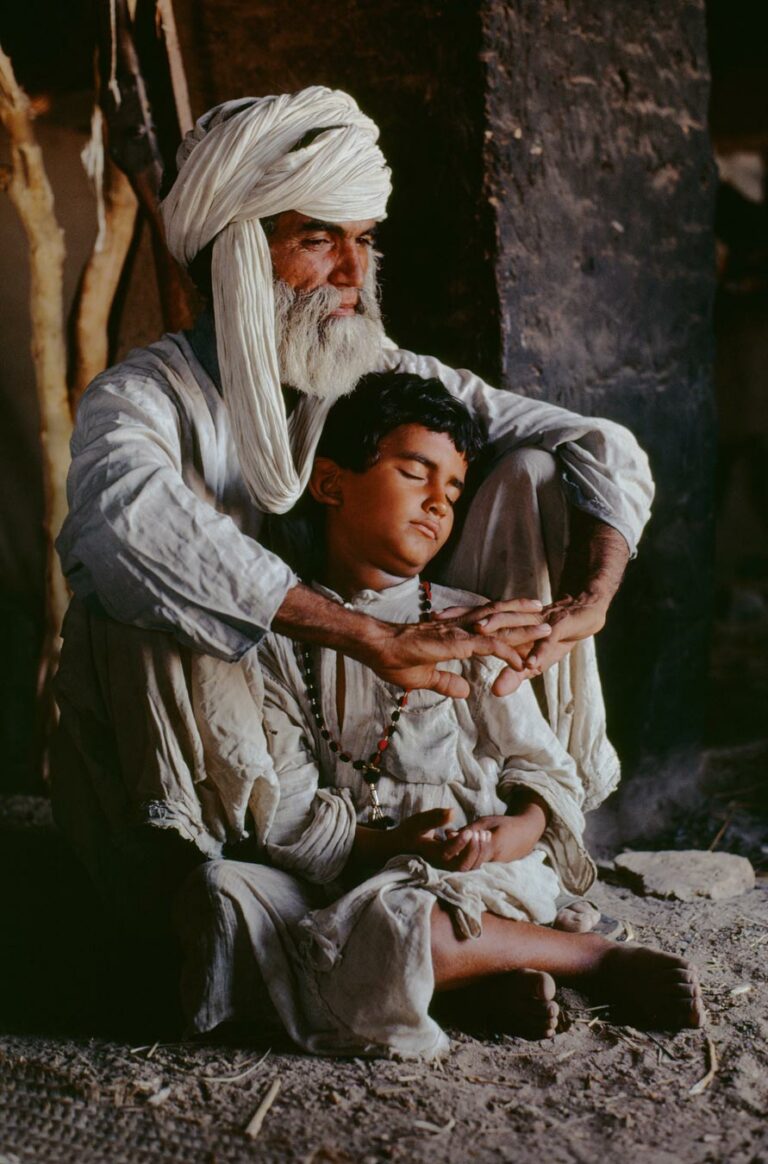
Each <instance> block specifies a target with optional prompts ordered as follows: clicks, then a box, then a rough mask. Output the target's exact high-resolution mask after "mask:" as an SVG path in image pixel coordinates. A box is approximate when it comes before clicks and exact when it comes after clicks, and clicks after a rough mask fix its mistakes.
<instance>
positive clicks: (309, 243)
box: [304, 238, 331, 250]
mask: <svg viewBox="0 0 768 1164" xmlns="http://www.w3.org/2000/svg"><path fill="white" fill-rule="evenodd" d="M330 241H331V240H330V239H328V238H305V239H304V246H305V247H309V248H310V249H311V250H317V248H318V247H321V246H323V244H324V243H328V242H330Z"/></svg>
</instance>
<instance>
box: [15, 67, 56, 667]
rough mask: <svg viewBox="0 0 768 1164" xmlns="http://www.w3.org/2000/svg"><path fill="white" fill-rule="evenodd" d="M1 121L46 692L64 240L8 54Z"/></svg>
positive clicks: (52, 607)
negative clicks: (40, 578) (22, 336)
mask: <svg viewBox="0 0 768 1164" xmlns="http://www.w3.org/2000/svg"><path fill="white" fill-rule="evenodd" d="M0 120H1V121H2V123H3V125H4V127H5V129H6V132H7V133H8V137H9V140H10V146H11V166H10V171H9V173H8V181H7V186H6V188H7V190H8V194H9V196H10V198H11V201H12V202H13V205H14V206H15V207H16V210H17V212H18V215H19V218H20V219H21V222H22V226H23V228H24V231H25V233H26V235H27V239H28V240H29V262H30V312H31V319H32V358H33V362H34V368H35V381H36V386H37V395H38V402H39V406H40V438H41V441H42V446H43V472H44V476H45V536H46V542H47V571H46V572H47V587H46V593H47V603H46V606H47V609H46V634H45V643H44V648H43V656H42V660H41V671H40V686H41V689H42V690H45V689H46V687H47V680H48V678H49V676H50V673H51V671H52V669H53V665H54V664H55V660H56V656H57V653H58V651H57V647H58V635H59V631H60V628H61V622H62V619H63V617H64V611H65V610H66V606H67V602H68V594H67V586H66V583H65V581H64V576H63V574H62V572H61V567H60V566H59V562H58V559H57V558H56V555H55V553H54V550H53V543H54V540H55V538H56V535H57V534H58V532H59V529H60V528H61V525H62V522H63V521H64V517H65V515H66V511H67V501H66V476H67V469H68V466H69V438H70V436H71V433H72V419H71V415H70V411H69V401H68V398H67V383H66V367H67V356H66V346H65V338H64V319H63V298H62V292H63V281H62V280H63V268H64V234H63V231H62V230H61V227H60V226H59V224H58V222H57V221H56V214H55V210H54V204H53V193H52V191H51V187H50V184H49V182H48V177H47V174H46V172H45V166H44V164H43V157H42V152H41V150H40V147H39V145H38V144H37V141H36V140H35V136H34V132H33V129H32V121H31V117H30V112H29V101H28V99H27V96H26V94H25V93H24V92H23V90H22V89H21V88H20V87H19V85H18V83H17V81H16V77H15V75H14V71H13V66H12V64H11V61H10V59H9V58H8V57H7V56H6V55H5V53H4V52H3V51H2V49H0Z"/></svg>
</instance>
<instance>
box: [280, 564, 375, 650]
mask: <svg viewBox="0 0 768 1164" xmlns="http://www.w3.org/2000/svg"><path fill="white" fill-rule="evenodd" d="M272 629H273V630H274V631H276V632H277V633H278V634H281V635H286V636H287V637H288V638H291V639H298V640H299V642H304V643H314V644H316V645H317V646H321V647H330V648H331V649H333V650H336V651H341V653H342V654H344V655H349V656H350V657H351V658H353V659H358V660H359V661H360V662H362V663H369V661H370V659H372V658H373V657H374V656H375V653H376V646H378V645H379V644H381V643H383V642H384V640H385V639H386V637H387V629H388V624H386V623H383V622H379V620H378V619H375V618H371V616H370V615H369V614H363V612H362V611H359V610H349V609H348V608H347V607H346V606H342V605H341V604H340V603H338V602H333V601H332V600H331V599H330V598H326V597H325V595H323V594H318V593H317V591H315V590H312V589H310V587H308V586H304V585H303V584H302V583H300V584H299V585H297V586H294V587H293V588H292V589H291V590H289V591H288V593H287V594H286V596H285V598H284V599H283V602H282V603H281V605H280V607H279V609H278V611H277V614H276V615H275V618H274V620H273V622H272Z"/></svg>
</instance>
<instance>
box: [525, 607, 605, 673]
mask: <svg viewBox="0 0 768 1164" xmlns="http://www.w3.org/2000/svg"><path fill="white" fill-rule="evenodd" d="M609 603H610V600H609V599H608V598H606V597H605V596H604V595H592V594H579V595H577V596H576V597H571V596H570V595H567V596H566V597H564V598H559V599H558V600H557V602H552V603H550V605H549V606H546V607H545V608H544V617H545V618H546V620H547V622H548V623H549V625H550V626H551V627H552V634H551V635H550V636H549V638H548V639H547V641H546V642H545V643H535V644H534V645H533V648H532V650H531V653H530V654H529V656H528V659H527V665H528V667H530V668H531V669H532V670H533V671H534V672H537V673H539V674H540V673H541V672H542V671H546V670H547V668H548V667H551V666H552V664H553V663H559V662H560V660H561V659H562V658H563V657H564V656H565V655H567V654H568V652H569V651H570V650H572V649H573V646H574V644H575V643H577V642H579V640H580V639H588V638H590V637H591V636H592V635H596V634H597V633H598V632H599V631H601V630H602V629H603V627H604V626H605V618H606V615H607V613H608V606H609Z"/></svg>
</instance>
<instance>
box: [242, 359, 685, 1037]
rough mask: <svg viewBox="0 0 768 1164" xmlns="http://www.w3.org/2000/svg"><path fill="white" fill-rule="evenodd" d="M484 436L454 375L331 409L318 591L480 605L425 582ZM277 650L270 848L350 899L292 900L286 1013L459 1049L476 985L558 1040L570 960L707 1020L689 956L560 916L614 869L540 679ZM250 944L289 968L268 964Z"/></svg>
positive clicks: (604, 996)
mask: <svg viewBox="0 0 768 1164" xmlns="http://www.w3.org/2000/svg"><path fill="white" fill-rule="evenodd" d="M481 447H482V436H481V433H480V432H479V430H478V428H477V425H476V422H475V421H474V420H472V418H471V417H470V416H469V414H468V413H467V412H466V410H465V409H464V407H463V405H461V404H460V403H459V402H458V401H456V400H455V399H454V398H453V397H451V396H450V395H449V394H448V392H447V391H446V390H445V388H443V386H442V385H441V384H440V383H439V382H438V381H436V380H422V379H419V378H417V377H414V376H410V375H404V374H395V373H381V374H375V375H371V376H367V377H365V378H364V380H363V381H361V382H360V384H359V386H358V387H357V389H356V390H355V392H354V393H353V394H352V395H351V396H349V397H346V398H344V399H342V400H341V401H339V402H337V404H336V405H335V406H334V408H333V409H332V410H331V412H330V414H329V417H328V420H327V423H326V428H325V431H324V434H323V437H322V438H321V442H320V446H319V449H318V453H317V456H316V460H315V464H314V469H313V472H312V477H311V481H310V485H309V490H310V493H311V496H312V498H313V502H314V507H315V510H316V514H315V517H316V518H319V530H320V535H321V536H320V538H319V540H318V544H317V549H318V553H317V554H316V556H315V583H314V584H315V585H316V586H317V588H318V589H319V590H320V591H321V592H322V593H323V594H326V595H328V596H330V597H332V598H334V599H335V600H336V601H338V602H343V603H345V604H348V605H349V606H351V607H352V608H354V609H358V610H362V611H365V612H366V613H369V614H371V615H373V616H374V617H376V618H378V619H380V620H382V621H386V622H393V623H408V622H415V621H418V620H419V619H424V618H429V617H431V616H432V614H433V613H434V612H435V611H438V610H440V609H444V608H446V607H449V606H455V605H466V604H467V603H468V602H469V604H470V605H472V604H477V602H478V601H481V600H477V599H475V598H474V597H472V596H468V595H466V594H463V593H460V592H457V591H452V590H447V589H445V588H443V587H439V586H434V587H432V588H430V587H429V585H428V584H426V583H425V582H423V581H421V580H420V575H421V574H422V571H423V570H424V568H425V567H426V566H427V565H428V564H429V562H430V561H431V560H432V559H433V558H434V556H435V555H436V554H437V553H438V551H439V550H440V549H441V548H442V546H443V545H444V544H445V543H446V541H447V539H448V537H449V536H450V533H451V529H452V527H453V521H454V510H455V506H456V504H457V503H458V501H459V499H460V497H461V493H462V490H463V488H464V483H465V476H466V471H467V467H468V465H469V463H470V462H471V461H472V460H473V459H474V457H475V456H476V455H477V454H478V453H479V452H480V450H481ZM536 606H537V604H536V603H534V602H532V601H529V602H521V604H520V608H521V624H523V625H527V624H528V623H531V622H536V621H537V620H541V621H540V625H539V626H538V627H537V628H536V629H535V630H533V631H532V642H533V640H534V639H535V638H537V637H542V636H544V635H546V633H547V631H546V623H545V622H544V619H543V616H542V615H540V614H537V615H535V616H532V611H533V610H534V609H535V607H536ZM531 645H532V644H531ZM523 654H525V650H523ZM260 661H261V663H262V667H263V669H264V673H265V683H266V695H265V723H266V726H267V737H268V741H269V748H270V753H271V756H272V760H273V764H274V768H275V771H276V774H277V780H278V784H279V799H278V800H277V801H276V803H274V802H273V803H272V806H271V808H270V809H269V810H268V811H266V812H263V813H262V818H261V820H260V822H259V824H260V831H261V834H262V838H263V841H264V845H265V848H266V852H267V854H268V856H269V859H270V860H271V862H272V863H273V865H275V866H277V867H278V868H280V869H283V870H285V871H287V872H289V873H291V874H294V875H298V877H299V878H300V879H302V880H303V881H305V882H310V883H313V884H315V885H317V886H324V887H325V894H326V898H325V899H326V901H328V902H330V903H329V904H326V905H325V906H324V907H323V908H315V909H311V908H310V909H309V910H308V911H307V912H306V913H304V914H303V916H298V914H297V913H296V912H294V914H293V917H292V919H291V920H290V921H288V922H286V921H285V915H284V914H283V915H282V917H283V923H284V928H285V929H286V931H287V932H289V934H290V938H289V941H290V943H293V948H295V950H296V951H297V954H296V956H295V957H293V958H292V959H291V969H292V973H293V975H295V979H296V982H297V983H298V985H297V986H296V993H297V995H300V996H301V997H302V998H303V999H304V1002H303V1003H301V1004H300V1005H301V1007H303V1016H304V1017H303V1018H302V1021H301V1022H300V1023H297V1021H287V1020H286V1019H285V1015H284V1014H283V1018H284V1021H286V1025H287V1026H288V1027H289V1029H290V1030H291V1031H292V1033H293V1034H294V1037H297V1036H296V1033H295V1032H296V1030H297V1028H301V1030H302V1031H303V1032H304V1034H302V1035H301V1037H300V1041H301V1042H302V1043H303V1045H305V1046H307V1047H308V1048H309V1049H313V1050H322V1051H325V1052H331V1053H333V1052H334V1051H335V1052H337V1053H350V1052H351V1053H373V1054H376V1053H379V1054H382V1053H383V1054H386V1053H392V1052H397V1053H402V1054H413V1053H418V1054H422V1055H426V1056H429V1055H433V1054H436V1053H438V1052H440V1051H441V1050H443V1049H444V1048H445V1046H446V1039H445V1035H444V1034H443V1032H442V1031H441V1030H440V1028H439V1026H438V1025H437V1023H436V1022H435V1021H434V1018H432V1017H431V1016H430V1014H429V1006H430V1003H431V1001H432V996H433V994H434V993H435V992H436V991H461V992H462V994H461V995H455V996H454V997H456V998H459V997H461V998H462V1004H463V1006H464V1007H465V1008H466V1009H469V1008H470V1005H472V1006H473V1007H474V1009H475V1010H477V1006H478V1005H480V1006H481V1007H484V1009H485V1018H486V1020H487V1025H490V1026H492V1027H493V1028H495V1029H496V1030H498V1031H507V1032H512V1033H518V1034H523V1035H527V1036H528V1037H533V1038H541V1037H547V1036H551V1035H552V1034H554V1032H555V1029H556V1023H557V1005H556V1003H555V1002H554V993H555V981H554V979H553V977H552V975H555V976H556V977H557V978H558V979H559V980H561V981H566V982H570V983H575V984H577V985H580V986H582V987H583V988H584V989H586V990H588V991H589V992H590V993H591V994H592V995H593V996H594V997H596V998H598V999H599V1000H600V1001H601V1002H602V1001H605V1002H609V1003H614V1004H616V1005H617V1006H618V1007H620V1008H621V1009H622V1010H623V1011H624V1013H625V1014H626V1015H627V1016H628V1019H629V1021H632V1022H634V1023H635V1024H638V1023H642V1022H646V1023H657V1025H659V1026H670V1027H682V1026H697V1025H700V1023H701V1022H702V1007H701V1000H700V993H699V988H698V985H697V982H696V977H695V972H694V971H693V969H692V968H690V967H689V966H688V965H687V964H686V963H685V962H684V961H683V960H682V959H680V958H676V957H673V956H670V955H667V954H663V953H661V952H659V951H654V950H650V949H645V948H643V947H636V946H632V947H630V946H618V945H614V944H613V943H610V942H608V941H606V940H605V939H604V938H602V937H599V936H598V935H595V934H576V933H563V932H559V931H557V930H553V929H550V928H547V923H551V922H552V921H553V920H554V918H555V913H556V910H555V901H556V898H557V897H558V895H559V894H560V893H561V886H562V887H564V888H565V889H567V890H569V891H571V892H573V893H577V894H578V893H583V892H584V891H585V890H586V889H587V888H588V886H589V885H590V884H591V882H592V881H593V879H594V866H593V864H592V862H591V860H590V858H589V856H588V854H587V852H586V850H585V848H584V844H583V839H582V833H583V824H584V821H583V816H582V812H581V804H582V801H583V789H582V785H581V782H580V779H579V776H578V773H577V771H576V768H575V765H574V762H573V760H572V759H571V758H570V757H569V755H568V754H567V752H566V751H565V750H564V748H563V747H562V746H561V744H560V743H559V742H558V740H557V738H556V737H555V735H554V733H553V732H552V731H551V729H550V727H549V725H548V724H547V722H546V721H545V719H544V717H543V716H542V715H541V713H540V711H539V707H538V704H537V701H536V698H535V695H534V693H533V691H532V690H531V685H530V684H529V683H523V684H522V686H521V687H520V688H519V690H518V691H517V692H516V693H515V694H514V695H511V696H507V697H504V698H499V697H497V696H495V695H493V694H492V691H491V688H492V686H493V683H494V680H495V678H496V676H497V675H498V673H499V670H500V669H501V666H502V664H501V663H499V662H498V661H497V660H495V659H492V658H489V659H478V658H470V659H467V660H465V661H456V662H455V663H453V664H452V665H451V666H450V668H446V670H450V671H451V672H452V675H451V681H452V682H453V683H454V684H456V683H458V685H459V687H460V688H463V689H465V690H466V691H467V696H466V698H464V699H462V698H458V699H455V698H449V697H447V696H445V695H440V694H437V693H435V692H434V691H411V692H409V693H404V692H403V691H402V689H399V688H397V687H395V686H393V685H391V684H388V683H385V682H384V681H383V680H381V679H380V678H378V677H377V676H376V675H375V674H374V673H373V672H372V671H370V670H368V669H367V668H365V667H364V666H362V665H361V664H359V663H357V662H356V661H354V660H350V659H348V658H344V657H343V656H340V655H336V654H335V653H334V652H332V651H330V650H326V649H315V648H308V647H305V646H302V645H301V644H297V643H295V642H293V641H292V640H289V639H287V638H282V637H281V636H277V635H274V636H270V639H269V640H268V642H267V644H266V646H265V647H263V648H262V649H261V650H260ZM455 690H456V686H454V691H455ZM382 826H389V827H382ZM275 875H276V874H275ZM238 892H239V891H238ZM235 896H236V894H235ZM260 900H261V899H260ZM245 912H247V911H245ZM278 912H279V910H278ZM299 912H300V911H299ZM284 944H285V943H284ZM252 945H253V953H254V956H255V958H256V960H257V961H259V962H260V964H261V965H262V969H263V970H264V973H265V978H266V979H267V982H268V984H269V983H270V969H269V966H266V967H265V966H264V963H265V962H266V961H268V958H266V957H265V955H264V953H263V952H262V951H261V950H260V949H259V948H258V943H257V942H256V941H253V942H252ZM270 989H271V992H272V995H273V998H275V991H274V989H273V988H272V987H271V986H270ZM473 991H474V993H475V998H474V999H471V998H468V997H467V994H472V992H473ZM462 995H463V997H462ZM307 999H309V1002H307V1001H306V1000H307ZM284 1008H285V992H283V1002H282V1005H281V1004H280V1002H278V1009H280V1010H281V1012H282V1010H284ZM309 1010H311V1012H312V1015H313V1018H312V1019H311V1022H309V1023H308V1022H307V1020H306V1014H307V1013H308V1011H309ZM308 1026H314V1028H315V1029H314V1032H310V1034H309V1036H308V1035H307V1034H306V1031H307V1028H308Z"/></svg>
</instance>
